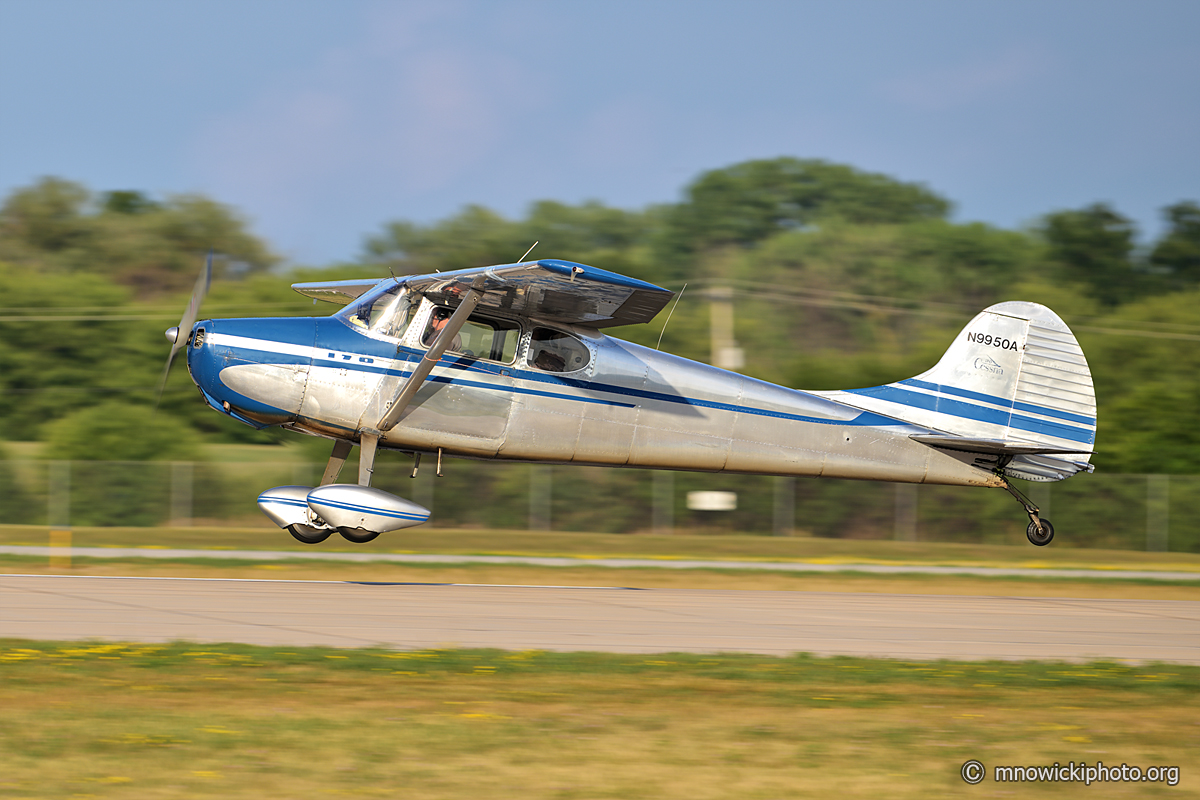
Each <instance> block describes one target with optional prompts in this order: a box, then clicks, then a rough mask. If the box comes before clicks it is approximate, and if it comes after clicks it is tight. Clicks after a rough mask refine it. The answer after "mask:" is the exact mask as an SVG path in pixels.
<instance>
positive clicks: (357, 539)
mask: <svg viewBox="0 0 1200 800" xmlns="http://www.w3.org/2000/svg"><path fill="white" fill-rule="evenodd" d="M338 533H340V534H341V535H342V538H344V539H345V540H346V541H348V542H354V543H355V544H366V543H367V542H369V541H371V540H372V539H374V538H376V537H377V536H379V533H378V532H377V531H364V530H363V529H362V528H338Z"/></svg>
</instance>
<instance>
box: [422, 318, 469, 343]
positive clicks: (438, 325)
mask: <svg viewBox="0 0 1200 800" xmlns="http://www.w3.org/2000/svg"><path fill="white" fill-rule="evenodd" d="M452 313H454V312H452V311H451V310H450V309H448V308H435V309H434V310H433V313H432V314H431V315H430V316H429V328H428V329H427V330H426V331H425V336H424V337H423V338H422V339H421V344H423V345H425V346H426V347H429V346H431V345H432V344H433V340H434V339H436V338H437V335H438V334H439V333H441V332H442V328H445V327H446V322H447V321H448V320H449V319H450V315H451V314H452ZM446 349H447V350H455V351H458V350H462V337H461V336H458V335H457V334H456V335H455V336H454V340H453V341H452V342H450V346H449V347H448V348H446Z"/></svg>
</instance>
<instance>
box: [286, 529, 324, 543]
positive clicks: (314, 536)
mask: <svg viewBox="0 0 1200 800" xmlns="http://www.w3.org/2000/svg"><path fill="white" fill-rule="evenodd" d="M287 529H288V533H290V534H291V535H292V536H293V537H295V539H296V541H299V542H304V543H305V544H320V543H321V542H323V541H325V540H326V539H328V538H329V537H330V535H331V534H332V533H333V531H331V530H329V529H328V528H313V527H310V526H308V525H288V528H287Z"/></svg>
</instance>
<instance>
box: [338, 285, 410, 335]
mask: <svg viewBox="0 0 1200 800" xmlns="http://www.w3.org/2000/svg"><path fill="white" fill-rule="evenodd" d="M415 311H416V304H415V303H413V302H412V301H411V296H410V295H409V292H408V290H407V289H406V288H405V287H404V285H403V284H399V283H388V284H384V285H382V286H379V287H377V288H375V289H372V290H371V291H370V292H367V293H366V294H364V295H363V296H362V297H360V298H358V299H357V300H355V301H354V302H353V303H351V304H350V305H348V306H346V307H345V308H343V309H342V310H341V311H339V312H338V313H337V315H336V316H339V317H341V318H342V319H344V320H346V321H347V322H349V323H350V324H351V325H353V326H355V327H357V328H366V329H367V330H369V331H371V332H372V333H377V334H379V335H380V336H388V337H391V338H393V339H399V338H400V337H401V336H403V335H404V331H405V330H407V328H408V323H409V322H411V321H412V317H413V314H414V312H415Z"/></svg>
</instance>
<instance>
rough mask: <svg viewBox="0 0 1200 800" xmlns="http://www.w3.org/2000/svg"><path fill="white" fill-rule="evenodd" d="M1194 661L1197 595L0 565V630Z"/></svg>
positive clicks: (351, 642) (418, 645) (319, 641)
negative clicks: (768, 587) (104, 573)
mask: <svg viewBox="0 0 1200 800" xmlns="http://www.w3.org/2000/svg"><path fill="white" fill-rule="evenodd" d="M4 637H13V638H23V639H51V640H54V639H58V640H71V639H102V640H121V641H142V642H163V641H171V640H189V641H196V642H241V643H246V644H258V645H272V646H304V645H323V646H331V647H366V646H373V645H374V646H382V647H387V648H396V649H425V648H436V647H497V648H504V649H510V650H531V649H536V650H594V651H608V652H618V653H662V652H684V651H686V652H698V653H713V652H745V653H761V654H771V655H786V654H790V653H798V652H807V653H813V654H817V655H855V656H882V657H891V658H902V659H939V658H947V659H970V660H975V659H1006V660H1007V659H1019V660H1024V659H1041V660H1070V661H1078V660H1091V659H1112V660H1124V661H1135V662H1145V661H1165V662H1173V663H1181V664H1200V603H1196V602H1189V601H1157V600H1074V599H1059V598H1015V597H980V596H975V597H970V596H931V595H888V594H854V593H845V594H842V593H827V592H773V591H700V590H678V589H644V590H643V589H625V588H585V587H558V586H481V585H465V584H401V583H386V584H385V583H348V582H334V581H328V582H325V581H272V580H261V581H259V580H226V579H207V580H206V579H185V578H101V577H79V576H38V575H5V576H0V638H4Z"/></svg>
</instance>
